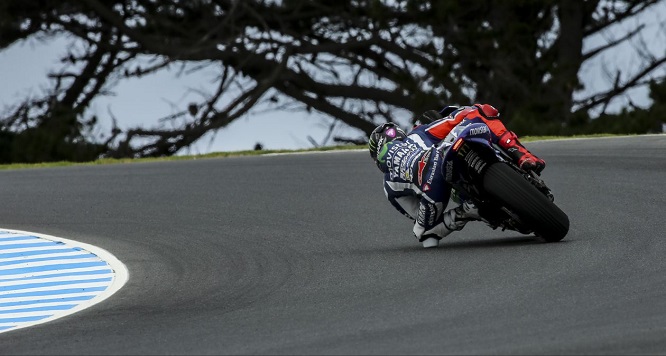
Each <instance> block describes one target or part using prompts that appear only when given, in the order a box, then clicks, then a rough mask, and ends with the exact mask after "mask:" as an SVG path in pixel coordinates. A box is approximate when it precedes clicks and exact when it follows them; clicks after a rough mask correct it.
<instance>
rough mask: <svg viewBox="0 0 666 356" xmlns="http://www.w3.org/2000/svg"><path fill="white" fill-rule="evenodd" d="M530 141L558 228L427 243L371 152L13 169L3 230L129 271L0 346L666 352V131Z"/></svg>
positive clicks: (75, 350)
mask: <svg viewBox="0 0 666 356" xmlns="http://www.w3.org/2000/svg"><path fill="white" fill-rule="evenodd" d="M527 146H528V147H529V148H530V149H531V150H532V151H533V152H535V153H536V154H537V155H539V156H541V157H542V158H544V159H546V161H547V162H548V167H547V168H546V170H545V171H544V173H543V177H544V179H545V180H546V182H547V183H548V184H549V185H550V187H551V189H552V190H553V192H554V194H555V202H556V203H557V204H558V205H559V206H560V207H561V208H562V209H563V210H564V211H565V212H566V213H567V214H568V215H569V217H570V220H571V229H570V232H569V235H568V236H567V237H566V238H565V240H563V241H562V242H559V243H553V244H546V243H542V242H540V241H539V240H537V239H535V238H534V237H530V236H524V235H521V234H518V233H515V232H508V231H504V232H501V231H497V230H491V229H490V228H488V227H486V226H485V225H483V224H481V223H477V224H476V225H474V224H469V225H468V226H467V227H466V228H465V229H464V230H463V231H461V232H459V233H457V234H454V235H451V236H449V237H448V238H447V240H445V241H443V242H442V244H441V245H440V247H439V248H437V249H430V250H424V249H422V248H421V247H420V245H419V244H418V243H417V242H416V240H415V239H414V237H413V235H411V224H410V222H409V221H408V220H407V219H406V218H404V217H403V216H401V215H399V214H398V213H397V212H395V211H394V210H393V208H392V207H391V206H389V204H388V202H387V201H385V198H384V195H383V191H382V186H381V174H380V173H379V172H378V171H377V168H376V167H374V165H373V164H372V162H371V161H370V158H369V157H368V154H367V153H366V152H342V153H323V154H302V155H285V156H272V157H270V156H259V157H244V158H227V159H206V160H194V161H177V162H154V163H140V164H139V163H135V164H122V165H107V166H87V167H63V168H43V169H28V170H14V171H2V172H0V201H1V202H2V203H1V204H0V226H1V227H3V228H10V229H19V230H27V231H33V232H38V233H46V234H51V235H55V236H61V237H65V238H70V239H74V240H78V241H81V242H85V243H89V244H94V245H96V246H99V247H102V248H104V249H106V250H108V251H109V252H111V253H113V254H114V255H115V256H116V257H118V258H119V259H120V260H121V261H122V262H124V263H125V264H126V266H127V268H128V269H129V274H130V277H129V281H128V283H127V284H126V285H125V286H124V287H123V288H122V289H121V290H120V291H119V292H117V293H116V294H115V295H113V296H112V297H111V298H109V299H107V300H106V301H104V302H102V303H100V304H97V305H95V306H93V307H91V308H89V309H86V310H84V311H81V312H79V313H76V314H73V315H70V316H67V317H64V318H62V319H58V320H55V321H53V322H49V323H46V324H41V325H37V326H34V327H30V328H26V329H20V330H16V331H12V332H8V333H5V334H1V335H0V353H2V354H430V353H434V354H646V353H660V354H663V353H664V352H666V258H665V256H666V236H665V231H666V219H665V218H664V213H665V212H666V209H665V207H666V136H663V135H661V136H647V137H630V138H604V139H593V140H589V139H586V140H571V141H552V142H535V143H531V144H528V145H527Z"/></svg>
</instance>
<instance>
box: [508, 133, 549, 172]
mask: <svg viewBox="0 0 666 356" xmlns="http://www.w3.org/2000/svg"><path fill="white" fill-rule="evenodd" d="M497 143H498V144H499V146H500V147H502V148H503V149H504V150H505V151H506V152H507V153H508V154H509V156H510V157H511V158H512V159H513V160H514V162H516V163H517V164H518V167H520V169H524V170H526V171H529V170H534V171H535V172H536V173H537V174H541V171H543V169H544V168H546V162H545V161H544V160H542V159H541V158H539V157H537V156H535V155H534V154H532V152H530V151H528V150H527V148H525V146H523V144H522V143H520V141H518V136H516V134H515V133H513V132H511V131H507V132H505V133H504V134H502V136H500V137H499V141H498V142H497Z"/></svg>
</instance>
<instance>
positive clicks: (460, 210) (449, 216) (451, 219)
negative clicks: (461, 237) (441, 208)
mask: <svg viewBox="0 0 666 356" xmlns="http://www.w3.org/2000/svg"><path fill="white" fill-rule="evenodd" d="M472 220H482V218H481V216H480V215H479V210H478V209H477V208H476V206H475V205H474V204H473V203H471V202H467V201H466V202H464V203H462V204H461V205H459V206H457V207H455V208H453V209H450V210H449V211H447V212H445V213H444V226H445V227H446V228H447V229H449V230H451V231H459V230H462V228H464V227H465V225H467V222H468V221H472Z"/></svg>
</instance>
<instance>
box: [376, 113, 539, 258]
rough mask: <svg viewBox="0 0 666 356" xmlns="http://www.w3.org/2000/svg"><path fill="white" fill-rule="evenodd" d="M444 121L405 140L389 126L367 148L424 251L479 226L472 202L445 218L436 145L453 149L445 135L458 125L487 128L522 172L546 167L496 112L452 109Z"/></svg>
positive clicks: (445, 192)
mask: <svg viewBox="0 0 666 356" xmlns="http://www.w3.org/2000/svg"><path fill="white" fill-rule="evenodd" d="M439 113H440V114H441V115H442V116H444V117H443V118H441V119H439V120H436V121H434V122H432V123H430V124H427V125H420V126H416V127H414V129H413V130H412V131H411V132H410V133H409V134H406V133H405V132H404V131H403V130H402V129H400V127H398V126H397V125H396V124H394V123H392V122H388V123H384V124H382V125H380V126H378V127H377V128H376V129H375V130H374V131H373V132H372V133H371V134H370V138H369V142H368V147H369V150H370V156H371V157H372V158H373V160H374V161H375V163H376V164H377V167H379V169H380V170H381V171H382V172H383V173H384V192H385V194H386V197H387V198H388V200H389V201H390V202H391V204H392V205H393V206H394V207H395V208H396V209H397V210H398V211H399V212H400V213H402V214H404V215H406V216H407V217H409V218H410V219H412V220H414V221H415V224H414V229H413V231H414V235H415V236H416V238H417V239H418V240H419V242H421V243H422V244H423V247H426V248H428V247H436V246H438V245H439V240H441V239H442V238H443V237H445V236H447V235H448V234H450V233H451V232H453V231H457V230H461V229H462V228H463V227H464V226H465V224H467V222H468V221H470V220H480V219H481V218H480V216H479V215H478V211H477V209H476V207H475V206H474V205H473V204H472V203H471V202H462V204H460V205H459V206H457V207H456V208H453V209H450V210H448V211H446V212H444V213H443V211H444V209H445V208H446V206H447V204H448V201H449V198H450V196H451V188H452V187H451V186H450V184H448V183H447V182H446V181H445V178H444V177H445V172H444V170H443V169H442V161H443V159H442V157H441V156H440V154H439V153H438V152H437V151H436V150H437V146H438V145H446V146H445V147H448V146H449V145H451V144H452V142H448V141H450V137H449V138H447V135H449V133H450V132H451V130H452V129H453V128H454V127H456V126H457V125H459V124H462V125H465V124H468V123H485V124H486V125H488V127H489V128H490V131H491V136H492V141H493V143H495V144H497V145H498V146H499V147H501V148H502V149H503V150H505V151H506V152H507V154H508V155H509V156H510V157H511V158H512V159H514V160H515V161H516V163H517V164H518V165H519V166H520V167H521V168H523V169H528V170H529V169H532V170H535V171H536V172H537V173H539V172H541V171H542V170H543V169H544V168H545V166H546V163H545V162H544V161H543V160H541V159H539V158H537V157H536V156H534V155H533V154H532V153H530V152H529V151H528V150H527V149H526V148H525V147H524V146H523V145H522V144H521V143H520V142H519V141H518V138H517V137H516V134H515V133H513V132H511V131H508V130H507V129H506V127H504V124H503V123H502V122H501V121H500V120H499V112H498V111H497V109H495V108H494V107H493V106H491V105H488V104H475V105H473V106H462V107H453V106H447V107H446V108H444V109H442V110H441V111H440V112H439Z"/></svg>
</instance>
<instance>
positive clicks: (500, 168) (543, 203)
mask: <svg viewBox="0 0 666 356" xmlns="http://www.w3.org/2000/svg"><path fill="white" fill-rule="evenodd" d="M483 188H484V189H485V190H486V192H487V193H488V194H489V195H491V196H493V197H494V198H496V199H498V200H500V201H502V202H503V203H504V204H505V206H506V207H507V208H508V209H509V210H511V211H512V212H514V213H515V214H517V215H518V216H519V217H520V219H521V220H522V222H523V223H525V224H526V225H527V226H529V227H530V228H532V230H533V231H534V232H535V234H536V235H538V236H540V237H541V238H543V239H544V240H545V241H547V242H556V241H560V240H562V239H563V238H564V236H566V235H567V233H568V232H569V217H568V216H567V214H565V213H564V212H563V211H562V210H561V209H560V208H559V207H557V205H555V204H554V203H553V202H551V201H550V199H548V198H547V197H546V196H545V195H543V193H541V192H540V191H539V190H538V189H537V188H535V187H534V186H533V185H532V184H530V183H529V182H528V181H526V180H525V178H523V177H522V176H521V175H520V174H519V173H518V172H516V171H515V170H513V169H512V168H511V167H509V166H508V165H507V164H506V163H502V162H497V163H493V164H492V165H491V166H490V167H488V169H487V170H486V172H485V175H484V176H483Z"/></svg>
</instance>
